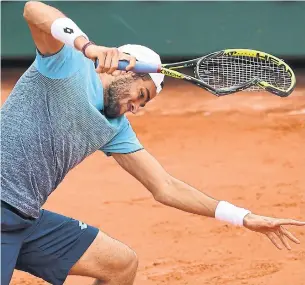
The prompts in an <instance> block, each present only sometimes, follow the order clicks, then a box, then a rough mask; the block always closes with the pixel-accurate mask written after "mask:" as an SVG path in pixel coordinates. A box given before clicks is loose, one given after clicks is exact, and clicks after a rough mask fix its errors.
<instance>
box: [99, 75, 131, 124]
mask: <svg viewBox="0 0 305 285" xmlns="http://www.w3.org/2000/svg"><path fill="white" fill-rule="evenodd" d="M133 82H134V79H133V78H132V77H125V76H124V77H121V78H118V79H116V80H114V81H113V82H112V83H110V85H109V87H108V88H107V89H105V91H104V92H105V93H104V114H105V116H106V117H108V118H117V117H120V116H121V115H122V114H121V103H120V102H121V101H122V100H123V99H125V98H127V97H128V96H129V93H130V88H131V84H132V83H133Z"/></svg>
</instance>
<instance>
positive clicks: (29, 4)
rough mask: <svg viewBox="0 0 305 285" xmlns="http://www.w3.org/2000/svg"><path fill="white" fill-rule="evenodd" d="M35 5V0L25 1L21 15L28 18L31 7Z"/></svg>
mask: <svg viewBox="0 0 305 285" xmlns="http://www.w3.org/2000/svg"><path fill="white" fill-rule="evenodd" d="M35 5H36V2H35V1H28V2H26V3H25V5H24V8H23V17H24V18H25V19H26V20H28V19H29V15H30V11H31V10H32V9H33V7H34V6H35Z"/></svg>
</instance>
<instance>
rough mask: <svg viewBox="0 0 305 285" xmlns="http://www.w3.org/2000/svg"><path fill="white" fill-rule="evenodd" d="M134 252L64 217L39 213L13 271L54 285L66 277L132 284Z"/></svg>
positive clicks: (57, 284)
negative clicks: (22, 272) (77, 276)
mask: <svg viewBox="0 0 305 285" xmlns="http://www.w3.org/2000/svg"><path fill="white" fill-rule="evenodd" d="M136 267H137V259H136V256H135V254H134V252H133V251H132V250H131V249H129V248H128V247H127V246H125V245H123V244H122V243H120V242H118V241H116V240H114V239H112V238H110V237H108V236H107V235H105V234H103V233H101V232H99V230H98V229H96V228H94V227H91V226H88V225H86V224H84V223H82V222H80V221H77V220H74V219H71V218H67V217H65V216H62V215H59V214H56V213H53V212H49V211H41V215H40V217H39V221H38V223H37V226H36V228H35V230H34V231H33V232H32V233H31V235H30V236H28V237H27V238H26V239H25V241H24V243H23V246H22V248H21V250H20V254H19V257H18V260H17V264H16V269H20V270H23V271H26V272H29V273H31V274H33V275H35V276H37V277H40V278H42V279H44V280H46V281H48V282H49V283H51V284H53V285H59V284H63V283H64V281H65V279H66V277H67V275H68V274H73V275H82V276H88V277H92V278H96V279H98V280H100V281H102V282H103V283H101V284H111V285H114V284H120V285H124V284H126V285H129V284H132V282H133V279H134V276H135V272H136Z"/></svg>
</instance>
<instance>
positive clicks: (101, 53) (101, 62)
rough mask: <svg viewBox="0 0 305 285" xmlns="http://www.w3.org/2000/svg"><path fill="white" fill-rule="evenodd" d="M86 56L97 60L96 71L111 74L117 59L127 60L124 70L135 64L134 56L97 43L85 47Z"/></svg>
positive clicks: (117, 61)
mask: <svg viewBox="0 0 305 285" xmlns="http://www.w3.org/2000/svg"><path fill="white" fill-rule="evenodd" d="M85 53H86V57H88V58H90V59H92V60H93V61H96V60H98V66H97V67H96V69H95V70H96V72H97V73H108V74H112V73H113V72H114V71H115V70H117V68H118V64H119V60H127V61H129V65H128V66H127V67H126V71H129V70H131V69H132V68H133V67H134V66H135V64H136V58H135V57H133V56H130V55H128V54H125V53H122V52H119V50H118V49H117V48H108V47H103V46H97V45H90V46H88V47H87V48H86V52H85Z"/></svg>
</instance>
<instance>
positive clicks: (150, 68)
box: [95, 60, 161, 73]
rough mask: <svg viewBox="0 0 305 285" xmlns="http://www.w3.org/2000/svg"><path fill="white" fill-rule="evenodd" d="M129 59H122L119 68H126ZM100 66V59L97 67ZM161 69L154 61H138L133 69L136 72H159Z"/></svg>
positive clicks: (96, 62)
mask: <svg viewBox="0 0 305 285" xmlns="http://www.w3.org/2000/svg"><path fill="white" fill-rule="evenodd" d="M128 64H129V61H127V60H120V61H119V65H118V70H126V67H127V66H128ZM97 67H98V60H96V61H95V68H97ZM160 70H161V66H160V65H158V64H153V63H146V62H141V61H137V62H136V65H135V67H134V68H133V69H132V70H131V71H133V72H135V73H158V72H160Z"/></svg>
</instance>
